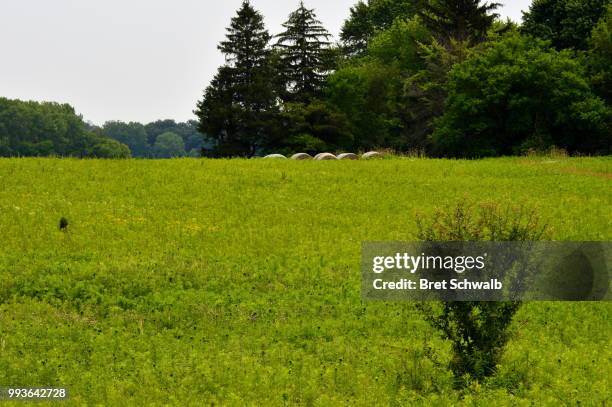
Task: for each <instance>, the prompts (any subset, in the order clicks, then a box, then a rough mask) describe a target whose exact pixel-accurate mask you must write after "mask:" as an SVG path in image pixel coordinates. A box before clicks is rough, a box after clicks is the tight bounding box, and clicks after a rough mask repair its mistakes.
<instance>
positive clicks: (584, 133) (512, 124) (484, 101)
mask: <svg viewBox="0 0 612 407" xmlns="http://www.w3.org/2000/svg"><path fill="white" fill-rule="evenodd" d="M448 92H449V96H448V100H447V102H446V107H445V111H444V115H443V116H442V117H441V118H440V119H439V120H437V122H436V128H435V131H434V133H433V142H434V144H435V145H436V146H437V147H436V148H437V152H438V153H439V154H442V155H446V156H465V157H484V156H497V155H508V154H516V153H519V152H521V151H524V150H527V149H529V148H535V149H546V148H547V147H550V146H553V145H554V146H557V147H560V148H565V149H567V150H568V151H570V152H577V151H580V152H590V153H598V152H605V151H606V149H608V148H609V147H610V137H611V136H610V135H611V134H612V132H610V128H609V122H610V114H611V112H610V108H609V107H607V106H606V105H605V103H604V102H603V101H602V100H601V99H599V98H597V97H596V96H595V95H594V94H593V92H592V91H591V89H590V87H589V83H588V80H587V75H586V72H585V69H584V67H583V66H581V65H580V63H579V61H577V60H575V59H574V58H573V57H572V55H571V54H569V53H567V52H557V51H555V50H551V49H548V48H547V47H546V44H545V43H543V42H541V41H534V40H533V39H530V38H524V37H520V36H518V35H512V36H509V37H507V38H505V39H502V40H500V41H499V42H496V43H493V44H491V45H490V46H488V47H487V49H486V50H485V51H483V52H482V53H479V54H476V55H474V56H473V57H471V58H469V59H468V60H466V61H465V62H463V63H461V64H459V65H456V66H455V67H454V68H453V69H452V71H451V73H450V79H449V84H448Z"/></svg>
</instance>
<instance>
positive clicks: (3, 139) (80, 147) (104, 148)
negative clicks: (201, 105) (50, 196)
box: [0, 98, 211, 158]
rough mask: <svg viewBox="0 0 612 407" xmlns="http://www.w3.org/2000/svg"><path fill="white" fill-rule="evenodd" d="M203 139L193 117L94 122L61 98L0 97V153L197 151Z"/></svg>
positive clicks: (151, 154)
mask: <svg viewBox="0 0 612 407" xmlns="http://www.w3.org/2000/svg"><path fill="white" fill-rule="evenodd" d="M205 143H206V141H205V140H204V138H203V137H202V134H200V133H199V132H198V129H197V122H196V121H193V120H192V121H188V122H185V123H177V122H175V121H174V120H158V121H156V122H152V123H148V124H146V125H145V124H141V123H136V122H130V123H125V122H121V121H109V122H106V123H105V124H104V125H103V126H95V125H92V124H90V123H87V122H85V121H83V118H82V117H81V116H79V115H77V114H76V112H75V110H74V108H73V107H72V106H70V105H67V104H58V103H53V102H42V103H39V102H24V101H20V100H9V99H6V98H0V157H15V156H21V157H29V156H33V157H40V156H62V157H80V158H86V157H91V158H130V157H135V158H174V157H187V156H189V157H200V155H201V151H202V149H203V148H204V147H211V145H210V143H209V144H205Z"/></svg>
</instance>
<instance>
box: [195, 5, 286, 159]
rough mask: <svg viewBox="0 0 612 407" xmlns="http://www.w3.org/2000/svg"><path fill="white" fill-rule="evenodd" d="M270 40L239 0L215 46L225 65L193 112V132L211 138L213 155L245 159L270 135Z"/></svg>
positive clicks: (273, 89) (259, 19) (274, 91)
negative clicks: (196, 120) (222, 38)
mask: <svg viewBox="0 0 612 407" xmlns="http://www.w3.org/2000/svg"><path fill="white" fill-rule="evenodd" d="M270 39H271V37H270V34H269V33H268V31H267V30H266V29H265V26H264V21H263V16H262V15H261V13H259V12H258V11H257V10H255V9H254V8H253V7H252V6H251V4H250V3H249V1H246V0H245V1H244V2H243V3H242V6H241V7H240V9H239V10H238V12H237V14H236V16H235V17H233V18H232V21H231V24H230V26H229V27H228V28H227V35H226V40H225V41H223V42H221V44H220V45H219V50H220V51H221V52H223V54H224V55H225V59H226V62H227V64H226V65H224V66H222V67H220V68H219V70H218V72H217V75H216V76H215V78H214V79H213V81H212V82H211V84H210V86H208V88H206V90H205V92H204V98H203V99H202V100H201V101H200V102H198V105H197V108H196V111H195V113H196V115H197V116H198V118H199V130H200V131H201V132H202V133H206V134H208V135H209V136H210V137H211V138H212V139H213V140H215V143H216V147H215V151H216V152H215V154H221V155H234V156H245V157H251V156H254V155H255V154H256V153H257V152H258V151H260V150H261V149H263V148H265V147H266V145H268V144H269V143H270V142H271V140H272V139H274V137H275V128H276V127H277V122H276V121H275V117H276V115H277V113H278V108H277V103H276V99H277V97H278V94H279V89H278V86H277V79H276V73H275V72H274V70H273V69H272V61H271V56H272V52H271V50H270V48H269V46H268V43H269V41H270Z"/></svg>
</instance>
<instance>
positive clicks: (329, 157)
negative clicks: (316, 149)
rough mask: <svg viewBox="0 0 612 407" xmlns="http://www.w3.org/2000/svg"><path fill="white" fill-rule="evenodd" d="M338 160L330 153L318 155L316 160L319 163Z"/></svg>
mask: <svg viewBox="0 0 612 407" xmlns="http://www.w3.org/2000/svg"><path fill="white" fill-rule="evenodd" d="M337 159H338V158H337V157H336V156H335V155H333V154H330V153H321V154H317V156H316V157H315V160H317V161H330V160H337Z"/></svg>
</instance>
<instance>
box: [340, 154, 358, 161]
mask: <svg viewBox="0 0 612 407" xmlns="http://www.w3.org/2000/svg"><path fill="white" fill-rule="evenodd" d="M338 160H359V156H358V155H357V154H353V153H344V154H340V155H339V156H338Z"/></svg>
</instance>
